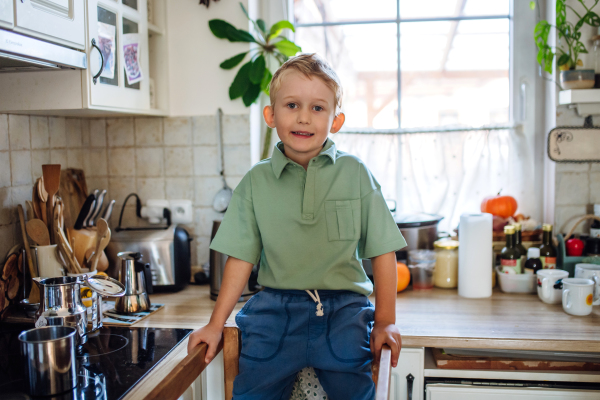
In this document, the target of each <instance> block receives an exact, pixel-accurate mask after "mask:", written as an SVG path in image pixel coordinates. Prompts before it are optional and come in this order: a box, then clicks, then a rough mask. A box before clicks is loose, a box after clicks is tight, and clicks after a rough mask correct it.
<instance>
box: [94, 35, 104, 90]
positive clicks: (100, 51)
mask: <svg viewBox="0 0 600 400" xmlns="http://www.w3.org/2000/svg"><path fill="white" fill-rule="evenodd" d="M92 47H95V48H96V49H97V50H98V53H100V60H101V64H100V71H98V73H97V74H96V75H94V78H93V79H92V81H94V85H95V84H96V81H97V80H98V77H99V76H100V74H101V73H102V70H103V69H104V56H103V55H102V50H100V47H98V46H97V45H96V39H95V38H92Z"/></svg>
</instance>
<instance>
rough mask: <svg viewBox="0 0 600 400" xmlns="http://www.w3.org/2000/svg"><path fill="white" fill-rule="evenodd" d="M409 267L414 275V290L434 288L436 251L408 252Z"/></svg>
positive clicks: (412, 275)
mask: <svg viewBox="0 0 600 400" xmlns="http://www.w3.org/2000/svg"><path fill="white" fill-rule="evenodd" d="M408 269H409V270H410V275H411V277H412V287H413V290H422V289H431V288H433V274H434V271H435V251H433V250H411V251H409V252H408Z"/></svg>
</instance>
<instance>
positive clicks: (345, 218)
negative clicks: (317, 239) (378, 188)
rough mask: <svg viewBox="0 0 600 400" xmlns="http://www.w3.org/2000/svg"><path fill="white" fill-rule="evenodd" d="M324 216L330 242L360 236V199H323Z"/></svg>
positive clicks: (354, 238)
mask: <svg viewBox="0 0 600 400" xmlns="http://www.w3.org/2000/svg"><path fill="white" fill-rule="evenodd" d="M325 218H326V220H327V237H328V239H329V241H330V242H332V241H339V240H358V239H359V238H360V199H358V200H327V201H325Z"/></svg>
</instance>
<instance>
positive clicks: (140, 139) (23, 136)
mask: <svg viewBox="0 0 600 400" xmlns="http://www.w3.org/2000/svg"><path fill="white" fill-rule="evenodd" d="M249 132H250V128H249V117H248V115H245V114H242V115H224V116H223V144H224V146H223V148H224V159H225V174H226V177H227V183H228V185H229V186H230V187H232V188H235V186H237V184H238V183H239V181H240V180H241V179H242V177H243V176H244V175H245V173H246V172H247V171H248V170H249V169H250V166H251V165H250V133H249ZM217 144H218V134H217V124H216V119H215V117H214V116H194V117H176V118H162V117H136V118H99V119H83V118H62V117H45V116H34V115H31V116H27V115H13V114H9V115H7V114H0V205H1V207H2V208H1V209H0V257H1V256H2V255H3V254H6V252H7V251H8V250H9V249H10V248H11V247H12V246H13V245H15V244H17V243H19V242H20V241H21V239H20V238H21V232H20V227H19V226H18V216H17V214H16V206H17V204H22V205H23V206H24V203H25V200H30V199H31V190H32V184H33V182H34V181H35V179H36V178H37V177H39V176H41V174H42V169H41V165H42V164H47V163H56V164H61V165H62V166H63V167H67V168H80V169H83V170H84V172H85V174H86V181H87V186H88V189H89V190H90V191H92V190H94V189H107V190H108V194H107V199H108V198H110V199H115V200H116V206H115V210H114V213H113V216H112V218H111V226H115V225H116V222H117V219H118V215H119V212H120V210H121V205H122V204H123V200H124V199H125V197H126V196H127V195H128V194H129V193H132V192H135V193H137V194H138V195H139V196H140V198H141V200H142V202H144V203H145V201H146V200H148V199H190V200H192V203H193V206H194V223H193V224H190V225H189V226H186V228H187V229H188V232H190V234H192V235H193V236H194V241H193V242H192V263H193V264H194V265H202V264H203V263H205V262H207V261H208V254H209V253H208V245H209V242H210V234H211V229H212V221H213V220H214V219H216V218H221V217H222V214H220V213H217V212H215V211H214V210H213V209H212V200H213V198H214V196H215V194H216V193H217V191H218V190H219V189H221V188H222V186H223V183H222V180H221V177H220V175H219V169H220V161H219V151H218V145H217ZM129 204H130V205H133V201H131V202H130V203H129ZM125 214H126V215H128V216H129V217H130V218H128V219H126V220H125V217H124V220H125V221H127V223H132V219H131V215H133V214H134V211H133V209H131V210H130V209H126V211H125Z"/></svg>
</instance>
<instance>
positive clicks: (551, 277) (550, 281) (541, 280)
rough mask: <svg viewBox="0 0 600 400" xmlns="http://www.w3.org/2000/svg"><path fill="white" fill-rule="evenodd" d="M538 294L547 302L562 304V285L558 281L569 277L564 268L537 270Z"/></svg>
mask: <svg viewBox="0 0 600 400" xmlns="http://www.w3.org/2000/svg"><path fill="white" fill-rule="evenodd" d="M536 274H537V294H538V297H539V298H540V300H542V301H543V302H544V303H547V304H560V302H561V301H562V286H560V285H557V283H559V282H558V281H559V280H561V279H565V278H568V277H569V273H568V272H567V271H564V270H562V269H540V270H538V271H537V273H536Z"/></svg>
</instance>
